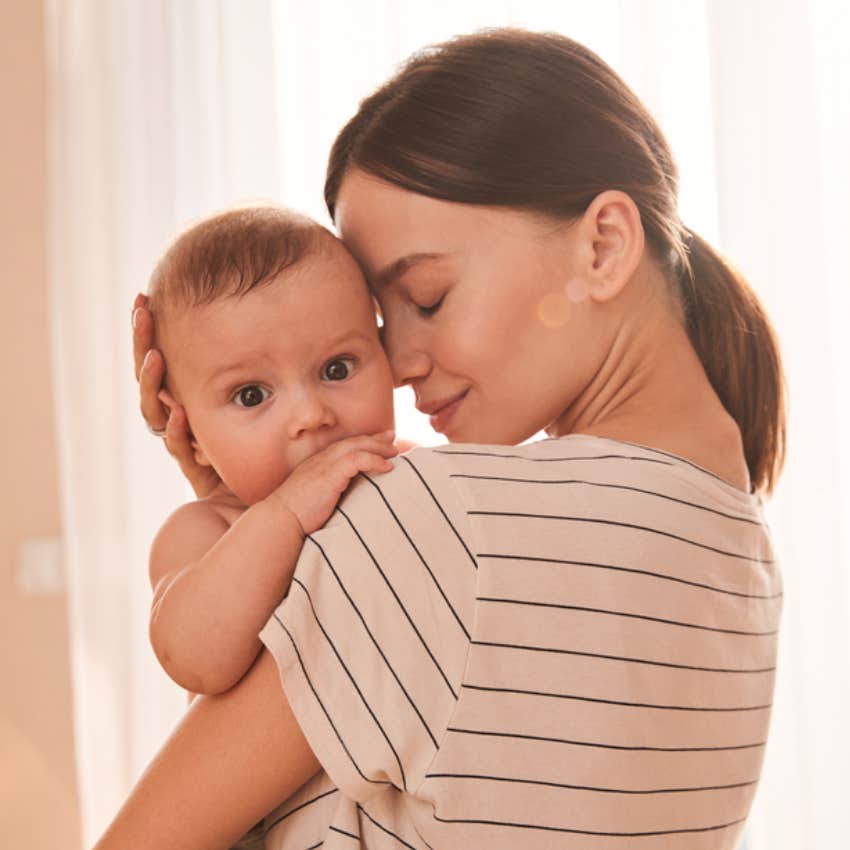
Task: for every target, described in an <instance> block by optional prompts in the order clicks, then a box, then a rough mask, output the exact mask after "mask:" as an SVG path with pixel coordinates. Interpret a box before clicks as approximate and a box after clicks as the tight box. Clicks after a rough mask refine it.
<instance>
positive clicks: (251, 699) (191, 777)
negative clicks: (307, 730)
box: [93, 651, 320, 850]
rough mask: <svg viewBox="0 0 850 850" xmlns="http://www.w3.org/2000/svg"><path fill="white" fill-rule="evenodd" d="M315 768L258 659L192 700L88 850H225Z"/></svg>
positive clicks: (273, 676) (272, 671) (268, 666)
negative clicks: (221, 689) (235, 680)
mask: <svg viewBox="0 0 850 850" xmlns="http://www.w3.org/2000/svg"><path fill="white" fill-rule="evenodd" d="M319 768H320V765H319V762H318V760H317V759H316V756H315V755H314V754H313V751H312V750H311V749H310V745H309V744H308V743H307V740H306V739H305V738H304V735H303V734H302V732H301V729H300V727H299V726H298V723H297V721H296V720H295V716H294V715H293V714H292V711H291V710H290V707H289V703H288V701H287V699H286V695H285V694H284V692H283V689H282V687H281V683H280V678H279V675H278V669H277V667H276V665H275V662H274V660H273V659H272V657H271V656H270V655H269V653H268V652H266V651H263V652H261V653H260V655H259V657H258V658H257V661H256V662H255V663H254V665H253V667H252V668H251V669H250V671H249V672H248V673H247V674H246V675H245V677H244V678H243V679H242V681H241V682H240V683H239V684H238V685H236V687H234V688H233V689H232V690H230V691H228V692H227V693H226V694H222V695H220V696H214V697H206V696H205V697H198V698H197V699H195V701H194V702H193V704H192V707H191V708H190V709H189V711H188V712H187V713H186V715H185V716H184V718H183V719H182V720H181V722H180V724H179V725H178V726H177V728H176V729H175V731H174V733H173V734H172V735H171V737H170V738H169V739H168V740H167V741H166V743H165V744H164V746H163V747H162V749H161V750H160V751H159V753H158V754H157V755H156V757H155V758H154V760H153V761H152V762H151V764H150V765H149V766H148V768H147V770H146V771H145V773H144V774H143V775H142V777H141V779H140V780H139V781H138V783H137V784H136V786H135V787H134V788H133V790H132V792H131V793H130V796H129V798H128V799H127V802H126V803H125V804H124V806H123V807H122V808H121V810H120V811H119V812H118V814H117V815H116V817H115V820H114V821H113V822H112V824H111V825H110V826H109V828H108V829H107V831H106V833H105V834H104V836H103V837H102V838H101V840H100V841H99V842H98V843H97V844H96V845H95V847H94V849H93V850H226V848H228V847H229V846H230V845H231V844H233V843H234V842H235V841H236V840H237V839H238V838H239V837H240V836H241V835H243V834H244V833H245V832H246V831H247V830H248V829H249V828H250V827H251V826H252V825H253V824H254V823H256V822H257V821H258V820H259V819H260V818H262V817H263V816H264V815H266V814H268V813H269V812H270V811H272V809H274V808H275V807H276V806H278V805H279V804H280V803H281V802H282V801H284V800H286V799H287V798H288V797H290V796H292V794H293V793H295V791H297V790H298V789H299V788H300V787H301V786H302V785H303V784H304V783H305V782H306V781H307V780H308V779H310V777H312V776H313V775H314V774H315V773H316V772H317V771H318V770H319Z"/></svg>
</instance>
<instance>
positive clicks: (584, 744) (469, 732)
mask: <svg viewBox="0 0 850 850" xmlns="http://www.w3.org/2000/svg"><path fill="white" fill-rule="evenodd" d="M446 731H447V732H456V733H457V734H459V735H485V736H488V737H493V738H519V739H521V740H523V741H544V742H546V743H551V744H569V745H571V746H575V747H597V748H599V749H604V750H626V751H628V752H652V753H709V752H721V751H725V750H752V749H755V748H757V747H763V746H764V745H765V742H764V741H759V742H757V743H755V744H733V745H731V746H728V747H627V746H624V745H622V744H600V743H599V742H598V741H572V740H570V739H569V738H547V737H545V736H543V735H521V734H519V733H516V732H488V731H485V730H483V729H459V728H457V727H454V726H449V727H448V728H447V729H446Z"/></svg>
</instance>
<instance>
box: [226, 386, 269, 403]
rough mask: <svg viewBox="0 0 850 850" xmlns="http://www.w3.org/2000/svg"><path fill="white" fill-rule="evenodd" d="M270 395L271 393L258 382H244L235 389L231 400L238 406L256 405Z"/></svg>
mask: <svg viewBox="0 0 850 850" xmlns="http://www.w3.org/2000/svg"><path fill="white" fill-rule="evenodd" d="M270 397H271V393H270V392H269V391H268V390H267V389H266V388H265V387H261V386H260V385H259V384H245V386H244V387H239V389H238V390H236V392H235V393H234V394H233V399H232V400H233V402H234V404H237V405H238V406H239V407H257V405H259V404H262V403H263V402H264V401H265V400H266V399H267V398H270Z"/></svg>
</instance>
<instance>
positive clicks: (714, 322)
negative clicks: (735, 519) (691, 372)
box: [680, 230, 786, 493]
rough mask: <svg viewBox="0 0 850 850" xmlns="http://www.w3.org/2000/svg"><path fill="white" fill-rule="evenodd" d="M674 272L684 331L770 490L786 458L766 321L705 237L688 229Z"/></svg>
mask: <svg viewBox="0 0 850 850" xmlns="http://www.w3.org/2000/svg"><path fill="white" fill-rule="evenodd" d="M687 235H688V237H689V239H688V242H687V263H686V265H685V268H684V270H683V272H682V274H681V276H680V285H681V295H682V300H683V302H684V307H685V318H686V321H687V329H688V336H689V337H690V339H691V343H692V344H693V346H694V348H695V349H696V352H697V354H698V355H699V358H700V360H701V361H702V365H703V368H704V369H705V372H706V374H707V375H708V379H709V381H710V382H711V385H712V387H714V391H715V392H716V393H717V395H718V396H719V398H720V401H721V402H722V403H723V406H724V407H725V408H726V410H727V411H728V412H729V414H730V415H731V416H732V418H733V419H734V420H735V421H736V422H737V423H738V427H739V429H740V431H741V437H742V439H743V443H744V455H745V457H746V460H747V467H748V468H749V471H750V480H751V481H752V486H753V489H754V490H755V491H764V492H766V493H770V492H771V491H772V489H773V487H774V485H775V484H776V481H777V479H778V477H779V473H780V471H781V469H782V464H783V461H784V460H785V438H786V434H785V427H786V423H785V415H786V410H785V383H784V377H783V374H782V363H781V359H780V355H779V346H778V344H777V340H776V335H775V333H774V330H773V327H772V326H771V324H770V321H769V320H768V318H767V315H766V313H765V311H764V308H763V307H762V305H761V303H760V302H759V300H758V298H757V297H756V294H755V293H754V292H753V290H752V289H751V288H750V286H749V284H748V283H747V282H746V281H745V280H744V278H743V277H742V276H741V275H740V274H738V273H737V272H736V271H735V270H734V269H733V268H732V267H731V266H730V265H729V264H728V263H727V262H726V261H725V260H724V259H723V258H722V257H721V256H720V255H719V254H718V253H717V252H716V251H715V250H714V249H713V248H712V247H711V245H709V244H708V242H706V241H705V240H704V239H702V238H701V237H700V236H698V235H697V234H696V233H694V232H693V231H691V230H687Z"/></svg>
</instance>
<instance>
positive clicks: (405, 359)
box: [381, 325, 431, 387]
mask: <svg viewBox="0 0 850 850" xmlns="http://www.w3.org/2000/svg"><path fill="white" fill-rule="evenodd" d="M381 341H382V342H383V344H384V350H385V351H386V353H387V359H388V360H389V361H390V370H391V372H392V376H393V383H394V384H395V386H397V387H403V386H405V385H406V384H412V383H413V382H415V381H416V380H418V379H419V378H424V377H425V376H426V375H427V374H428V373H429V372H430V371H431V358H430V356H429V355H428V353H427V351H426V349H425V347H424V346H423V345H422V340H421V339H419V336H418V335H417V334H416V333H415V332H410V329H409V330H408V332H401V331H395V330H393V329H392V328H388V327H387V325H384V326H383V327H382V328H381Z"/></svg>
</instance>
